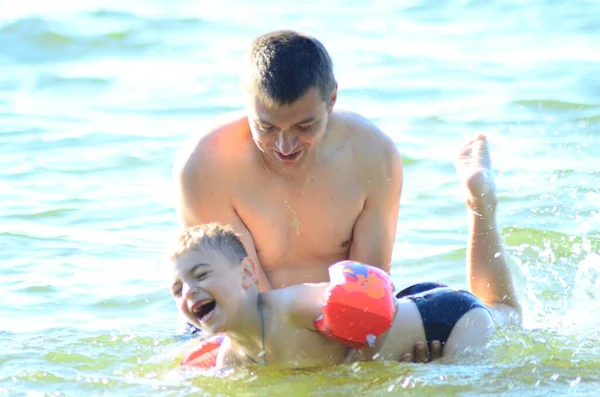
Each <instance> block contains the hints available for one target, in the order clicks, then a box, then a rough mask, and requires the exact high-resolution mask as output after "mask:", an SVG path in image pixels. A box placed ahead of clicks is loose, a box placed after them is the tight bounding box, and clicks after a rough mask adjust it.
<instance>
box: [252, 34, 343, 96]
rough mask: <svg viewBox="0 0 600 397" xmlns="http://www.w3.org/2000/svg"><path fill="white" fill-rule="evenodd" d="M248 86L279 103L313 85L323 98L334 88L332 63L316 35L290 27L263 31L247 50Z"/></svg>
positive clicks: (258, 93) (302, 93) (302, 92)
mask: <svg viewBox="0 0 600 397" xmlns="http://www.w3.org/2000/svg"><path fill="white" fill-rule="evenodd" d="M248 58H249V61H250V69H251V70H249V71H248V73H249V76H248V81H247V82H246V83H247V84H248V85H249V87H248V88H250V89H252V90H253V91H254V93H255V94H257V95H263V96H264V97H265V98H264V99H267V100H270V101H272V102H274V103H275V104H276V105H278V106H283V105H290V104H292V103H294V102H295V101H297V100H298V99H300V98H301V97H302V96H303V95H304V94H306V92H307V91H308V90H309V89H310V88H312V87H316V88H317V89H318V90H319V93H320V94H321V97H322V98H323V100H324V101H327V100H328V99H329V96H330V95H331V94H332V93H333V90H334V88H335V84H336V81H335V77H334V74H333V63H332V61H331V57H330V56H329V53H328V52H327V50H326V49H325V47H324V46H323V44H321V42H319V41H318V40H317V39H316V38H314V37H311V36H308V35H306V34H303V33H299V32H295V31H293V30H278V31H274V32H269V33H266V34H263V35H261V36H259V37H257V38H256V39H254V41H253V42H252V45H251V47H250V53H249V56H248Z"/></svg>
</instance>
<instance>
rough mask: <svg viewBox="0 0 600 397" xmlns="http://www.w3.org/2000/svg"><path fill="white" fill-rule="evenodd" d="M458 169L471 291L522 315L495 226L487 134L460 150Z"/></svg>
mask: <svg viewBox="0 0 600 397" xmlns="http://www.w3.org/2000/svg"><path fill="white" fill-rule="evenodd" d="M456 170H457V172H458V175H459V177H460V179H461V181H462V182H463V185H464V187H465V200H466V205H467V212H468V218H469V237H468V241H467V278H468V283H469V287H470V290H471V292H472V293H473V294H475V295H476V296H477V297H479V298H480V299H481V300H482V301H484V302H485V303H486V304H488V305H492V306H496V307H498V308H499V309H500V310H502V311H503V312H514V313H516V314H518V315H520V312H521V308H520V306H519V303H518V301H517V297H516V294H515V290H514V285H513V283H512V278H511V274H510V270H509V267H508V262H507V258H506V255H505V253H504V249H503V247H502V239H501V237H500V233H499V232H498V227H497V226H496V206H497V204H498V199H497V196H496V186H495V184H494V179H493V177H492V172H491V171H492V168H491V157H490V153H489V149H488V142H487V139H486V137H485V136H484V135H478V136H477V137H476V138H475V139H473V140H472V141H470V142H468V143H467V144H466V145H465V146H463V147H462V149H461V150H460V152H459V156H458V158H457V160H456Z"/></svg>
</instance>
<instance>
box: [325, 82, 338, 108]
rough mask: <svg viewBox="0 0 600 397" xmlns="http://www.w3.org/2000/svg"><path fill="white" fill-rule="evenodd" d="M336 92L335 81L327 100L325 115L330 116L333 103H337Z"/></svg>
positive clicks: (336, 85)
mask: <svg viewBox="0 0 600 397" xmlns="http://www.w3.org/2000/svg"><path fill="white" fill-rule="evenodd" d="M337 91H338V84H337V81H336V83H335V88H334V89H333V92H332V93H331V98H330V99H329V103H328V104H327V113H329V114H330V115H331V113H333V106H334V105H335V102H336V101H337Z"/></svg>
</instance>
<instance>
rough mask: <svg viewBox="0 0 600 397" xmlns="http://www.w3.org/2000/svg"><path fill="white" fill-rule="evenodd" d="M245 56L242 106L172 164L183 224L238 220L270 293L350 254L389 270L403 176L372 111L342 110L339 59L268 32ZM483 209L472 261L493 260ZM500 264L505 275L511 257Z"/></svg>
mask: <svg viewBox="0 0 600 397" xmlns="http://www.w3.org/2000/svg"><path fill="white" fill-rule="evenodd" d="M247 60H248V64H247V65H246V66H247V71H246V73H245V75H244V76H243V87H244V98H245V101H246V106H245V109H244V111H243V112H240V113H235V114H229V115H225V116H224V118H223V119H222V120H221V121H220V122H219V123H217V124H216V125H214V126H212V127H211V128H207V129H206V130H205V131H202V132H201V134H200V135H199V136H197V137H195V138H193V139H192V140H191V141H190V142H189V144H188V146H187V147H186V148H185V150H184V151H182V152H181V153H180V155H179V156H178V158H177V160H176V162H175V166H174V178H175V181H176V183H177V194H178V208H177V209H178V214H179V217H180V219H181V222H182V224H183V226H185V227H189V226H192V225H197V224H201V223H210V222H220V223H224V224H229V225H232V226H233V228H234V229H235V230H236V232H237V233H238V234H239V235H240V237H241V240H242V242H243V244H244V246H245V248H246V250H247V252H248V256H249V257H250V258H251V259H252V260H253V261H254V262H255V263H256V264H257V267H258V281H259V288H260V290H261V291H268V290H270V289H274V288H282V287H285V286H289V285H295V284H300V283H306V282H324V281H328V267H329V265H331V264H332V263H335V262H338V261H341V260H354V261H357V262H362V263H366V264H370V265H373V266H376V267H379V268H381V269H383V270H384V271H386V272H387V273H389V272H390V261H391V255H392V248H393V244H394V240H395V234H396V225H397V220H398V212H399V205H400V195H401V191H402V179H403V177H402V173H403V170H402V160H401V157H400V154H399V153H398V150H397V148H396V146H395V144H394V142H393V141H392V140H391V139H390V138H389V137H388V136H387V135H385V134H384V133H383V132H382V131H381V130H379V129H378V128H377V127H376V126H375V125H374V124H373V123H371V122H369V121H368V120H367V119H365V118H364V117H362V116H360V115H358V114H356V113H351V112H339V111H334V105H335V102H336V99H337V83H336V81H335V77H334V75H333V67H332V62H331V59H330V57H329V54H328V53H327V50H326V49H325V48H324V47H323V45H322V44H321V43H320V42H319V41H318V40H316V39H315V38H313V37H310V36H307V35H304V34H301V33H297V32H294V31H288V30H285V31H276V32H271V33H267V34H265V35H262V36H260V37H258V38H256V39H255V40H254V41H253V42H252V45H251V48H250V51H249V54H248V59H247ZM479 213H481V210H480V211H479ZM479 213H476V212H473V214H471V218H472V226H474V228H472V229H471V231H470V235H471V238H470V241H471V243H472V244H471V245H470V247H469V252H470V256H469V258H470V259H477V260H480V259H482V258H480V256H481V255H484V256H485V257H484V258H483V259H482V260H487V261H490V260H491V261H492V262H493V263H496V262H498V261H493V260H492V259H491V258H492V256H493V255H494V254H495V253H496V252H499V251H498V250H497V248H498V245H497V244H496V242H497V241H499V238H491V239H490V238H488V237H486V236H488V235H492V237H494V236H496V237H497V236H498V233H497V230H496V228H495V223H494V221H493V217H489V218H481V216H480V215H479ZM476 215H477V216H479V218H474V217H476ZM492 227H493V228H492ZM501 259H504V258H501ZM492 262H490V263H492ZM492 267H493V269H495V270H494V271H497V272H498V274H497V275H498V276H500V277H502V276H504V274H507V270H506V269H505V264H504V262H501V264H500V265H498V266H496V265H494V266H492ZM494 276H495V275H494ZM495 279H496V280H497V279H498V278H495ZM492 287H493V286H492ZM431 346H432V351H431V356H430V353H429V351H428V349H427V346H426V344H424V343H418V344H416V345H415V349H414V355H413V356H412V357H411V356H410V355H408V356H406V357H404V358H403V359H404V360H413V361H419V362H422V361H427V360H428V359H429V358H430V357H431V358H433V359H435V358H437V357H439V356H440V355H441V345H440V343H439V342H438V341H435V342H434V343H432V344H431Z"/></svg>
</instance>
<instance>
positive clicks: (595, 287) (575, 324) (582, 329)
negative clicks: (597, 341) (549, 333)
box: [561, 254, 600, 334]
mask: <svg viewBox="0 0 600 397" xmlns="http://www.w3.org/2000/svg"><path fill="white" fill-rule="evenodd" d="M574 284H575V285H574V291H573V295H572V299H571V302H570V303H571V304H570V309H569V311H568V312H567V313H565V315H564V316H563V317H562V318H561V323H562V325H563V327H566V330H567V331H568V332H569V333H573V334H578V333H584V334H589V332H597V330H598V329H599V328H600V255H598V254H589V255H588V256H587V257H586V258H585V259H584V260H583V261H581V263H580V264H579V268H578V270H577V273H576V274H575V283H574Z"/></svg>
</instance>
